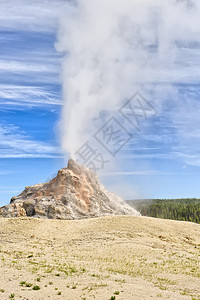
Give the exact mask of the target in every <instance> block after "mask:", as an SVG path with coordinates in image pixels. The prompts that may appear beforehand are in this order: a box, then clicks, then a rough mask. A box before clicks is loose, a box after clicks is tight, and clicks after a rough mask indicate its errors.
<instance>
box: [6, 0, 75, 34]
mask: <svg viewBox="0 0 200 300" xmlns="http://www.w3.org/2000/svg"><path fill="white" fill-rule="evenodd" d="M68 2H69V1H67V0H51V1H48V0H42V1H40V0H32V1H29V0H9V1H7V0H1V4H0V5H1V9H0V24H1V28H3V29H10V30H13V29H14V30H28V31H55V30H56V28H57V24H58V18H59V16H60V15H61V14H62V12H63V9H64V7H65V6H66V4H67V3H68Z"/></svg>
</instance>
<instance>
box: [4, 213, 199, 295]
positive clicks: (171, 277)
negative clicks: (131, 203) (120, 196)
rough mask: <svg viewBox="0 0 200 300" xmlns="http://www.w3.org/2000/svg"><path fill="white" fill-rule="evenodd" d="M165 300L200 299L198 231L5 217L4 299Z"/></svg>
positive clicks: (126, 221)
mask: <svg viewBox="0 0 200 300" xmlns="http://www.w3.org/2000/svg"><path fill="white" fill-rule="evenodd" d="M35 286H38V287H39V288H38V290H37V289H36V290H34V289H33V288H34V287H35ZM161 298H163V299H173V300H174V299H175V300H177V299H193V300H194V299H200V225H198V224H194V223H188V222H178V221H170V220H161V219H153V218H147V217H129V216H115V217H105V218H96V219H88V220H79V221H60V220H43V219H34V218H19V219H3V218H0V299H1V300H4V299H23V300H27V299H34V300H39V299H41V300H46V299H53V300H57V299H65V300H68V299H69V300H73V299H101V300H102V299H103V300H104V299H105V300H106V299H140V300H141V299H161Z"/></svg>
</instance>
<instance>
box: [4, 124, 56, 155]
mask: <svg viewBox="0 0 200 300" xmlns="http://www.w3.org/2000/svg"><path fill="white" fill-rule="evenodd" d="M58 156H61V151H60V149H59V147H54V146H51V145H48V144H45V143H43V142H40V141H34V140H31V139H30V137H29V136H27V135H26V134H25V133H23V132H20V130H19V128H18V127H16V126H13V125H10V126H8V125H7V126H5V125H1V126H0V157H1V158H11V157H58Z"/></svg>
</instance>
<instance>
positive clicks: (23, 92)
mask: <svg viewBox="0 0 200 300" xmlns="http://www.w3.org/2000/svg"><path fill="white" fill-rule="evenodd" d="M0 104H3V108H4V109H5V106H6V105H7V106H10V105H12V106H13V105H14V106H24V105H31V106H41V105H58V106H60V105H62V100H61V99H60V94H59V92H58V91H55V92H54V91H51V90H49V89H48V88H45V87H39V86H23V85H8V84H7V85H3V84H0Z"/></svg>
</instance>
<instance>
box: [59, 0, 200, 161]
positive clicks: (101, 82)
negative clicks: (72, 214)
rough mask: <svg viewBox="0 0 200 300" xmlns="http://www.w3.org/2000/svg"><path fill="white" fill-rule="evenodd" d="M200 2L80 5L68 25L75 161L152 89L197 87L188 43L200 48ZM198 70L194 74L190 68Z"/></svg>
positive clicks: (65, 38)
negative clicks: (121, 110) (113, 116)
mask: <svg viewBox="0 0 200 300" xmlns="http://www.w3.org/2000/svg"><path fill="white" fill-rule="evenodd" d="M199 16H200V3H199V1H197V0H196V1H189V0H188V1H187V0H185V1H181V0H166V1H156V0H151V1H150V0H123V1H120V0H119V1H116V0H80V1H77V3H76V5H73V6H70V7H68V9H67V10H66V12H65V13H63V18H62V19H61V22H60V30H59V34H58V42H57V45H56V47H57V50H58V51H60V52H62V53H63V54H64V57H63V62H62V63H63V65H62V69H63V73H62V79H63V93H64V108H63V115H62V144H63V148H64V150H65V151H67V152H68V153H69V154H70V155H71V156H74V153H75V152H76V151H77V150H78V149H79V147H80V146H81V144H83V143H84V142H85V141H86V140H88V139H89V138H90V135H91V134H93V133H94V130H95V128H94V127H95V118H97V117H98V116H99V114H100V112H102V111H104V110H108V111H113V110H115V109H116V108H117V107H118V106H119V105H120V103H121V102H123V101H124V99H125V98H127V97H129V96H131V95H132V94H133V93H134V92H135V91H137V90H138V89H139V90H141V92H142V91H144V90H145V86H146V85H147V84H149V83H152V84H154V83H156V84H161V83H167V84H173V83H174V82H189V81H191V80H193V79H194V78H192V76H193V77H195V76H196V75H197V70H196V71H195V69H193V72H188V68H187V65H186V64H187V61H184V59H183V57H184V56H185V53H183V51H184V44H187V43H190V42H192V41H198V42H200V35H199V27H200V26H199ZM190 71H191V70H190Z"/></svg>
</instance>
